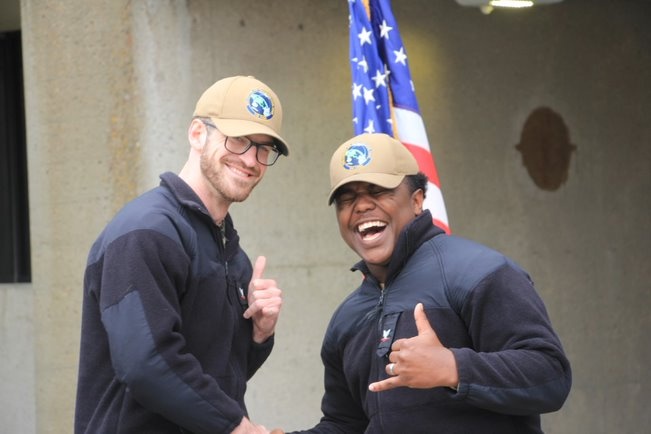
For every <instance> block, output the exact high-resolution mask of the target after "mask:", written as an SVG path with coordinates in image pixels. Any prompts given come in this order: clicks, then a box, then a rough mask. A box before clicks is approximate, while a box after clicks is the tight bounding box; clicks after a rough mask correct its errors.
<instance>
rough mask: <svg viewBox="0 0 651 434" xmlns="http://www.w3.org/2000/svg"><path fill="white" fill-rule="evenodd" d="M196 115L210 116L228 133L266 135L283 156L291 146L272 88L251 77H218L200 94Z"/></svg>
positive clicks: (230, 134)
mask: <svg viewBox="0 0 651 434" xmlns="http://www.w3.org/2000/svg"><path fill="white" fill-rule="evenodd" d="M194 116H200V117H209V118H210V119H211V120H212V122H213V123H214V124H215V126H216V127H217V128H218V129H219V131H221V132H222V133H223V134H224V135H225V136H229V137H242V136H248V135H252V134H266V135H268V136H271V137H273V138H274V142H275V143H276V146H278V149H279V150H280V152H281V153H282V154H283V155H288V154H289V146H287V143H286V142H285V139H283V138H282V136H281V130H282V123H283V109H282V106H281V105H280V100H279V99H278V96H277V95H276V94H275V92H274V91H273V90H271V88H270V87H269V86H267V85H266V84H264V83H263V82H261V81H260V80H258V79H256V78H255V77H251V76H243V75H238V76H235V77H228V78H224V79H222V80H219V81H218V82H216V83H215V84H213V85H212V86H210V87H209V88H208V89H206V91H205V92H204V93H203V95H201V97H200V98H199V100H198V101H197V106H196V107H195V109H194Z"/></svg>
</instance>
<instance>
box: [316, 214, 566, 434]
mask: <svg viewBox="0 0 651 434" xmlns="http://www.w3.org/2000/svg"><path fill="white" fill-rule="evenodd" d="M353 270H359V271H361V272H362V273H363V274H364V276H365V278H364V280H363V282H362V284H361V286H360V287H359V288H357V290H355V291H354V292H353V293H352V294H351V295H350V296H349V297H348V298H347V299H346V300H345V301H344V302H343V303H342V304H341V306H340V307H339V308H338V309H337V311H336V312H335V313H334V315H333V317H332V319H331V321H330V324H329V326H328V329H327V332H326V335H325V338H324V341H323V347H322V351H321V357H322V360H323V364H324V366H325V394H324V397H323V401H322V411H323V418H322V419H321V422H320V423H319V424H318V425H317V426H316V427H314V428H313V429H311V430H309V431H308V432H312V433H364V432H366V433H410V434H415V433H427V434H434V433H442V434H443V433H445V434H454V433H459V434H461V433H463V434H469V433H482V434H485V433H499V434H509V433H512V434H527V433H540V432H542V431H541V429H540V414H541V413H545V412H551V411H555V410H558V409H559V408H560V407H561V405H562V404H563V402H564V401H565V399H566V397H567V394H568V393H569V390H570V384H571V374H570V366H569V363H568V360H567V358H566V357H565V354H564V352H563V349H562V347H561V343H560V341H559V339H558V337H557V335H556V333H555V332H554V330H553V329H552V326H551V324H550V321H549V318H548V315H547V312H546V310H545V306H544V304H543V302H542V300H541V299H540V297H539V296H538V295H537V293H536V291H535V289H534V287H533V284H532V282H531V280H530V279H529V276H528V275H527V274H526V273H525V272H524V271H523V270H522V269H521V268H520V267H519V266H517V265H516V264H515V263H514V262H513V261H511V260H510V259H509V258H507V257H505V256H503V255H501V254H500V253H498V252H496V251H493V250H491V249H488V248H487V247H484V246H482V245H480V244H477V243H474V242H471V241H468V240H465V239H462V238H459V237H456V236H448V235H446V234H445V233H443V231H441V230H440V229H439V228H437V227H436V226H433V225H432V217H431V214H430V213H429V212H428V211H426V212H424V213H422V214H421V215H420V216H419V217H417V218H416V219H415V220H414V221H412V222H411V223H410V224H409V225H408V226H407V227H406V228H405V229H404V230H403V232H402V233H401V235H400V238H399V240H398V244H397V246H396V249H395V250H394V253H393V256H392V258H391V262H390V264H389V270H388V279H387V282H386V284H385V288H384V290H382V288H381V286H380V285H379V283H378V281H377V280H376V279H375V278H374V277H373V276H372V275H371V274H370V273H369V271H368V269H367V267H366V266H365V264H364V263H363V262H360V263H358V264H357V265H356V266H355V267H354V268H353ZM417 303H423V305H424V308H425V312H426V314H427V317H428V319H429V321H430V323H431V325H432V327H433V328H434V330H435V331H436V333H437V335H438V337H439V339H440V340H441V342H442V344H443V345H444V346H446V347H448V348H450V349H451V350H452V351H453V353H454V356H455V359H456V362H457V368H458V373H459V379H460V384H459V388H458V391H454V390H452V389H448V388H445V387H438V388H433V389H409V388H404V387H403V388H397V389H393V390H389V391H384V392H379V393H374V392H370V391H369V390H368V385H369V384H370V383H372V382H375V381H378V380H382V379H385V378H387V375H386V373H385V367H386V364H387V363H388V355H389V352H390V348H391V344H392V343H393V342H394V341H395V340H397V339H400V338H409V337H413V336H415V335H416V334H417V329H416V325H415V320H414V315H413V310H414V306H415V305H416V304H417ZM433 368H434V367H433Z"/></svg>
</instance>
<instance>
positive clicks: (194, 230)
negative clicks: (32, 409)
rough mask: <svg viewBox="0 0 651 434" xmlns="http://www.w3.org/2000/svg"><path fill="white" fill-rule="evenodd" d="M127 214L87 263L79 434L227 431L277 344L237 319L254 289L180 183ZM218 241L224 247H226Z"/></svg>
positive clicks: (245, 264)
mask: <svg viewBox="0 0 651 434" xmlns="http://www.w3.org/2000/svg"><path fill="white" fill-rule="evenodd" d="M161 179H162V182H161V185H160V186H159V187H157V188H154V189H153V190H151V191H149V192H147V193H145V194H143V195H142V196H140V197H138V198H136V199H135V200H133V201H132V202H130V203H129V204H127V205H126V206H125V207H124V208H123V209H122V210H121V211H120V212H119V213H118V214H117V216H116V217H115V218H114V219H113V220H112V221H111V222H110V223H109V224H108V225H107V227H106V228H105V229H104V231H103V232H102V234H101V235H100V236H99V238H98V239H97V241H96V242H95V243H94V245H93V247H92V249H91V251H90V254H89V256H88V263H87V267H86V273H85V277H84V295H83V312H82V334H81V354H80V362H79V381H78V391H77V403H76V414H75V433H77V434H80V433H89V434H101V433H106V434H115V433H133V434H136V433H137V434H141V433H175V434H178V433H181V432H194V433H222V432H224V433H226V432H231V431H232V430H233V429H234V428H235V427H236V426H237V425H238V424H239V423H240V422H241V420H242V417H243V416H244V415H246V407H245V405H244V392H245V390H246V381H247V379H249V378H250V377H251V376H252V375H253V374H254V373H255V372H256V370H257V369H258V368H259V367H260V366H261V365H262V363H263V362H264V360H265V359H266V358H267V357H268V355H269V353H270V351H271V348H272V346H273V338H270V339H269V340H268V341H267V342H265V343H263V344H256V343H255V342H254V341H253V340H252V323H251V321H250V320H245V319H244V318H243V317H242V314H243V312H244V310H245V309H246V307H247V306H246V291H247V288H248V284H249V280H250V279H251V273H252V267H251V262H250V260H249V258H248V257H247V256H246V254H245V253H244V251H242V249H241V248H240V246H239V237H238V235H237V232H236V231H235V229H234V228H233V222H232V221H231V218H230V216H227V218H226V220H225V228H224V231H225V232H223V233H222V231H221V230H220V229H219V227H217V226H216V225H215V224H214V223H213V221H212V218H211V217H210V215H209V214H208V211H207V210H206V208H205V206H204V205H203V204H202V203H201V200H200V199H199V198H198V197H197V196H196V194H195V193H194V192H193V191H192V189H191V188H190V187H189V186H188V185H187V184H186V183H185V182H184V181H183V180H181V179H180V178H179V177H178V176H176V175H174V174H172V173H165V174H163V175H162V176H161ZM224 240H225V243H224Z"/></svg>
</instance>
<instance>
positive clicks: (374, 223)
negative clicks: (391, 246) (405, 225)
mask: <svg viewBox="0 0 651 434" xmlns="http://www.w3.org/2000/svg"><path fill="white" fill-rule="evenodd" d="M386 225H387V224H386V223H384V222H381V221H379V220H376V221H371V222H364V223H361V224H360V225H359V226H357V231H358V232H364V231H365V230H367V229H370V228H383V227H385V226H386Z"/></svg>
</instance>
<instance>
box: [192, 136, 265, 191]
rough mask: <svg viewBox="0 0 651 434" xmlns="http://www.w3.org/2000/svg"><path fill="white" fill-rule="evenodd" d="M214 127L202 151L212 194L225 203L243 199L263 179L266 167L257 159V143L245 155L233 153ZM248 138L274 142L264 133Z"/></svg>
mask: <svg viewBox="0 0 651 434" xmlns="http://www.w3.org/2000/svg"><path fill="white" fill-rule="evenodd" d="M212 130H213V131H212V132H211V134H209V135H208V137H207V139H206V143H205V145H204V147H203V149H202V151H201V159H200V166H201V172H202V174H203V177H204V179H205V180H206V181H207V183H208V184H209V185H210V186H211V189H212V191H213V193H214V194H217V195H218V196H220V197H221V198H222V199H223V200H225V201H226V202H228V203H233V202H242V201H244V200H245V199H246V198H247V197H248V196H249V194H251V191H252V190H253V188H254V187H255V186H256V185H257V184H258V182H260V180H261V179H262V177H263V175H264V173H265V171H266V169H267V166H264V165H262V164H260V163H259V162H258V161H257V159H256V156H255V154H256V147H255V146H251V148H250V149H249V150H247V151H246V152H245V153H244V154H241V155H236V154H233V153H232V152H229V151H228V150H227V149H226V148H225V147H224V141H225V140H226V137H225V136H224V135H223V134H221V133H220V132H219V131H216V130H214V129H212ZM249 138H250V139H251V140H252V141H254V142H257V143H269V142H271V138H270V137H269V136H267V135H264V134H254V135H252V136H250V137H249ZM229 140H231V139H229Z"/></svg>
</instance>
